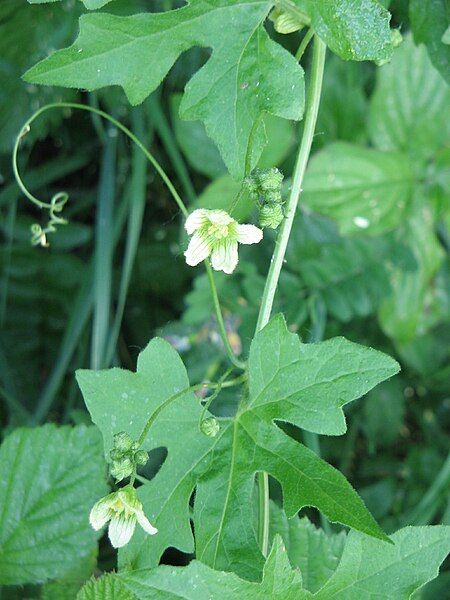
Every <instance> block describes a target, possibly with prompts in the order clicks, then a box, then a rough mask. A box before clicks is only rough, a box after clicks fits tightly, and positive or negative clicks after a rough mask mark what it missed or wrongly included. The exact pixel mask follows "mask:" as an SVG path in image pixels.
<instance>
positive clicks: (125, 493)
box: [89, 485, 158, 548]
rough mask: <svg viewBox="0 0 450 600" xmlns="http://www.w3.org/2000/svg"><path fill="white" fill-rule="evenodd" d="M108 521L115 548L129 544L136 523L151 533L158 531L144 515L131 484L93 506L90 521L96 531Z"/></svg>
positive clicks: (110, 536) (111, 539)
mask: <svg viewBox="0 0 450 600" xmlns="http://www.w3.org/2000/svg"><path fill="white" fill-rule="evenodd" d="M108 521H109V528H108V536H109V539H110V541H111V544H112V545H113V546H114V548H121V547H122V546H125V545H126V544H128V542H129V541H130V539H131V536H132V535H133V533H134V530H135V528H136V523H139V525H140V526H141V527H142V529H143V530H144V531H145V532H146V533H148V534H149V535H154V534H155V533H158V530H157V529H156V528H155V527H153V525H152V524H151V523H150V521H149V520H148V519H147V517H146V516H145V515H144V511H143V509H142V503H141V502H140V500H139V499H138V497H137V494H136V490H135V489H134V487H132V486H129V485H127V486H125V487H123V488H121V489H120V490H119V491H117V492H113V493H112V494H108V495H107V496H105V497H104V498H101V499H100V500H99V501H98V502H96V503H95V504H94V506H93V507H92V510H91V513H90V515H89V522H90V524H91V526H92V527H93V528H94V529H95V530H96V531H98V530H99V529H101V528H102V527H103V526H104V525H106V523H108Z"/></svg>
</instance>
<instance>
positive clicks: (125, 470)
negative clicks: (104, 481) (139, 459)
mask: <svg viewBox="0 0 450 600" xmlns="http://www.w3.org/2000/svg"><path fill="white" fill-rule="evenodd" d="M133 470H134V465H133V461H132V460H131V459H129V458H128V457H124V458H121V459H120V460H113V462H112V465H111V467H110V473H111V475H112V476H113V477H114V479H115V480H116V481H122V479H125V478H126V477H130V476H131V475H132V473H133Z"/></svg>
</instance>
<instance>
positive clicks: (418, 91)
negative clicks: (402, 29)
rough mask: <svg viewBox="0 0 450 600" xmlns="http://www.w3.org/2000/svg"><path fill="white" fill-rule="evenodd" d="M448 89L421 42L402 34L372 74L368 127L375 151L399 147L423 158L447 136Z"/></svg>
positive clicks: (448, 124)
mask: <svg viewBox="0 0 450 600" xmlns="http://www.w3.org/2000/svg"><path fill="white" fill-rule="evenodd" d="M449 103H450V89H449V87H448V86H447V85H446V83H445V81H444V80H443V79H442V77H441V75H440V74H439V73H438V71H436V69H435V68H434V67H433V65H432V64H431V62H430V59H429V57H428V53H427V50H426V48H425V47H424V46H418V47H417V46H414V44H413V41H412V38H411V36H407V37H406V39H405V40H404V42H403V43H402V45H401V46H400V47H399V48H398V49H397V50H396V52H395V55H394V57H393V59H392V61H391V62H390V63H389V64H388V65H385V66H384V67H383V68H382V69H380V70H379V72H378V78H377V84H376V88H375V92H374V94H373V96H372V99H371V103H370V115H369V131H370V135H371V138H372V141H373V143H374V144H375V146H377V147H378V148H380V149H381V150H397V151H398V150H400V151H403V152H407V153H408V154H410V155H411V156H412V157H413V158H414V159H416V158H418V159H420V160H426V159H427V158H429V157H430V156H431V155H433V154H434V153H435V151H436V150H437V149H438V148H440V147H441V146H443V145H444V144H445V142H446V141H447V140H448V137H449V132H450V119H449V118H448V106H449Z"/></svg>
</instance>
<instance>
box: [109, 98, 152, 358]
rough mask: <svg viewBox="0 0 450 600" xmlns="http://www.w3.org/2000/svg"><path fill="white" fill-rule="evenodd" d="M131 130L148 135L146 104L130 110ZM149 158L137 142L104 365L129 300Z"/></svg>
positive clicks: (138, 135)
mask: <svg viewBox="0 0 450 600" xmlns="http://www.w3.org/2000/svg"><path fill="white" fill-rule="evenodd" d="M131 119H132V130H133V132H134V133H135V134H136V135H137V137H138V138H139V139H141V140H144V139H146V137H147V138H148V137H149V135H148V133H147V134H146V131H145V118H144V111H143V107H138V108H135V109H134V110H133V111H132V112H131ZM147 166H148V162H147V159H146V157H145V156H144V154H142V152H141V151H140V149H139V148H137V147H136V146H134V148H133V158H132V177H131V183H130V186H129V188H128V190H127V192H126V193H127V195H128V197H129V214H128V231H127V240H126V245H125V252H124V257H123V263H122V271H121V279H120V285H119V296H118V301H117V308H116V312H115V315H114V320H113V323H112V326H111V333H110V335H109V338H108V344H107V348H106V356H105V363H106V365H105V366H109V365H110V364H111V361H112V359H113V356H114V352H115V350H116V346H117V340H118V337H119V332H120V326H121V323H122V318H123V313H124V310H125V303H126V300H127V294H128V286H129V284H130V279H131V274H132V271H133V265H134V261H135V258H136V252H137V248H138V244H139V238H140V236H141V230H142V220H143V217H144V209H145V198H146V176H147Z"/></svg>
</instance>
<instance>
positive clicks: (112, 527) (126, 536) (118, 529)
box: [108, 513, 136, 548]
mask: <svg viewBox="0 0 450 600" xmlns="http://www.w3.org/2000/svg"><path fill="white" fill-rule="evenodd" d="M135 527H136V517H135V516H134V515H131V516H129V517H125V514H124V513H120V514H116V515H115V516H114V517H113V518H112V519H111V523H110V524H109V529H108V536H109V539H110V540H111V544H112V545H113V546H114V548H122V546H125V545H126V544H128V542H129V541H130V540H131V536H132V535H133V533H134V529H135Z"/></svg>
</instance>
